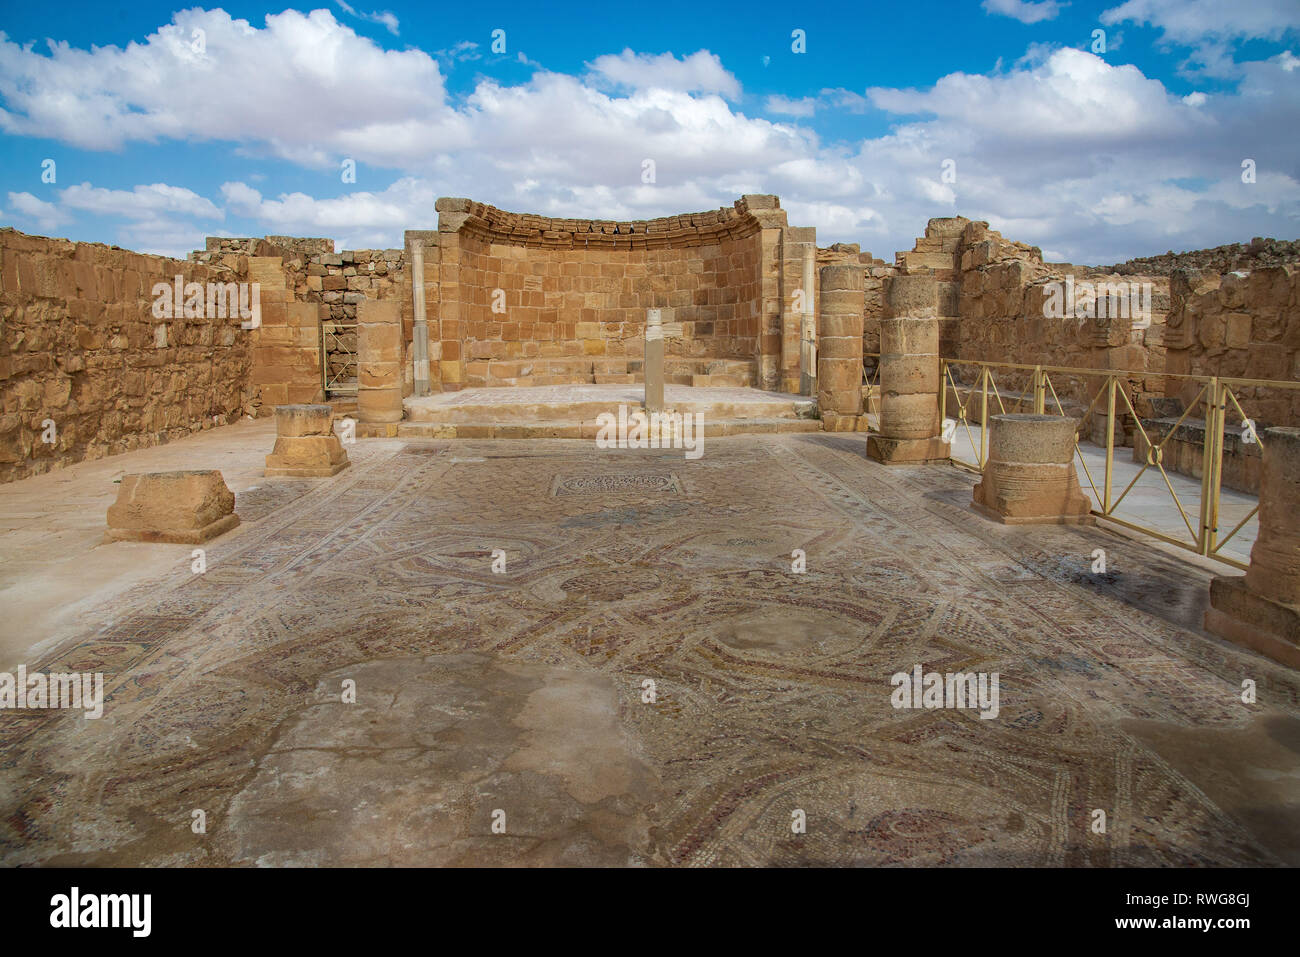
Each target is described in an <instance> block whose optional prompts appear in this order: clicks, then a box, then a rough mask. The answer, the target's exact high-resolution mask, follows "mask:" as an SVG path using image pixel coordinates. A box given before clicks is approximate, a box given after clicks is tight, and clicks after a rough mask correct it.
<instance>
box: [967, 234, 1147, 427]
mask: <svg viewBox="0 0 1300 957" xmlns="http://www.w3.org/2000/svg"><path fill="white" fill-rule="evenodd" d="M960 283H961V285H960V301H959V306H958V310H959V312H960V316H961V318H960V322H959V323H958V332H957V347H956V358H958V359H975V360H980V361H984V362H1001V363H1017V364H1024V365H1030V366H1033V365H1044V366H1064V367H1069V368H1083V369H1116V370H1119V369H1122V370H1130V371H1133V372H1136V373H1138V374H1137V375H1134V376H1130V377H1129V380H1128V381H1129V386H1128V393H1129V396H1130V398H1131V399H1132V401H1133V403H1134V408H1135V409H1136V410H1137V412H1138V414H1139V415H1150V414H1152V413H1153V400H1155V399H1157V398H1160V397H1162V396H1163V395H1164V379H1163V376H1162V373H1163V372H1164V368H1165V351H1164V349H1165V346H1164V332H1165V321H1166V315H1167V313H1168V311H1169V281H1168V279H1167V278H1166V277H1162V276H1149V275H1126V276H1119V275H1116V274H1113V273H1108V272H1106V271H1103V270H1098V269H1092V268H1089V267H1086V266H1072V265H1069V264H1066V263H1045V262H1043V258H1042V253H1041V251H1040V250H1039V249H1038V248H1037V247H1033V246H1027V245H1025V244H1023V243H1014V242H1009V241H1007V240H1006V239H1004V238H1003V237H1002V236H1001V235H1000V234H999V233H997V232H996V231H995V230H991V229H989V228H988V225H987V224H986V223H979V222H972V223H969V224H968V225H967V226H966V227H965V230H964V232H963V240H962V248H961V273H960ZM1135 283H1136V284H1137V286H1138V289H1137V292H1138V295H1137V297H1136V301H1134V300H1133V298H1132V297H1130V300H1129V302H1127V303H1126V304H1125V307H1124V308H1125V309H1128V310H1129V313H1128V315H1123V314H1119V315H1116V314H1114V313H1115V309H1114V307H1113V306H1112V304H1111V300H1110V297H1109V295H1108V293H1109V291H1110V290H1111V289H1112V287H1113V288H1114V289H1116V290H1124V292H1125V294H1126V295H1127V294H1128V293H1132V292H1134V287H1133V284H1135ZM1143 284H1149V285H1150V290H1149V291H1150V316H1149V318H1142V317H1137V318H1135V317H1134V315H1133V310H1134V309H1136V308H1140V307H1139V304H1140V303H1142V302H1145V300H1144V299H1142V297H1141V291H1142V286H1143ZM974 375H975V370H974V369H973V368H971V369H965V370H961V377H962V378H964V379H967V380H972V381H973V377H974ZM994 376H995V379H996V381H997V384H998V386H999V389H1000V390H1001V391H1003V392H1004V393H1005V392H1007V391H1011V392H1013V393H1015V394H1019V392H1020V391H1021V390H1023V389H1024V388H1025V387H1026V386H1027V385H1028V383H1029V381H1030V379H1031V377H1032V372H1030V371H1027V370H1026V371H1019V372H1017V371H1012V370H997V371H995V373H994ZM1050 379H1051V383H1052V387H1053V388H1054V389H1055V392H1056V395H1057V396H1058V397H1059V398H1060V399H1062V400H1064V401H1065V403H1066V404H1067V405H1070V404H1072V403H1073V404H1077V405H1079V406H1082V407H1086V406H1088V405H1089V404H1090V403H1091V401H1092V397H1093V396H1094V395H1095V394H1096V390H1097V389H1098V388H1099V385H1100V380H1098V379H1097V378H1095V377H1089V376H1076V375H1070V374H1066V373H1050ZM1050 401H1051V400H1050V398H1049V402H1050ZM1067 411H1068V410H1067ZM1131 426H1132V423H1128V424H1127V425H1126V428H1125V432H1126V433H1127V432H1131V431H1132V429H1131Z"/></svg>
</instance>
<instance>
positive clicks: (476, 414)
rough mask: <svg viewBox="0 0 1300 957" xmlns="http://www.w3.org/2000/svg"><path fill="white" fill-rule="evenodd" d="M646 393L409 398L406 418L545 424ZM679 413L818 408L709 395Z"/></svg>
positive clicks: (806, 413) (751, 413)
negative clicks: (437, 401)
mask: <svg viewBox="0 0 1300 957" xmlns="http://www.w3.org/2000/svg"><path fill="white" fill-rule="evenodd" d="M641 402H642V396H640V395H635V396H630V397H627V398H623V399H575V400H573V401H569V402H536V403H533V402H491V401H485V402H474V403H464V404H460V405H446V406H433V407H430V406H426V405H421V404H419V403H418V402H412V401H410V400H407V401H406V403H405V406H406V419H407V421H410V422H435V423H438V424H443V425H454V424H457V423H463V422H512V423H519V424H532V425H541V424H545V423H547V422H552V421H574V420H577V421H587V420H588V419H591V420H594V419H595V418H596V416H598V415H600V414H601V413H602V412H610V413H613V414H614V415H617V414H618V408H619V406H620V405H626V406H629V407H633V408H640V406H641ZM670 407H671V408H672V409H673V410H675V411H677V412H703V413H704V414H705V416H706V417H716V418H718V419H801V418H805V419H806V418H810V417H811V416H812V415H813V410H814V409H816V407H817V402H816V400H815V399H812V398H807V399H797V400H792V401H789V402H772V401H770V400H755V401H746V400H744V399H734V400H733V399H728V400H718V399H709V398H700V399H686V400H682V401H672V402H671V403H670Z"/></svg>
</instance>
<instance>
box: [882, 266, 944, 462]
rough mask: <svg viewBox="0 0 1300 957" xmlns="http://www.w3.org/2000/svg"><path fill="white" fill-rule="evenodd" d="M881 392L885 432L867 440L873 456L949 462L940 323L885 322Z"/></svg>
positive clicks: (925, 320)
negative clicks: (942, 411)
mask: <svg viewBox="0 0 1300 957" xmlns="http://www.w3.org/2000/svg"><path fill="white" fill-rule="evenodd" d="M930 282H931V283H933V280H930ZM880 393H881V395H880V426H879V432H878V433H876V432H873V433H872V434H871V435H870V436H868V437H867V455H868V456H870V457H871V458H873V459H875V460H876V461H877V462H882V463H884V464H886V465H923V464H926V463H929V462H946V461H947V460H948V443H947V442H945V441H943V439H942V438H941V437H940V423H939V323H938V320H936V319H935V318H933V317H914V316H903V317H894V318H890V319H881V320H880Z"/></svg>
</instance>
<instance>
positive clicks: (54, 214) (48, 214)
mask: <svg viewBox="0 0 1300 957" xmlns="http://www.w3.org/2000/svg"><path fill="white" fill-rule="evenodd" d="M9 206H10V207H11V208H12V209H13V210H14V212H16V213H17V214H18V216H19V217H22V218H24V219H27V220H30V221H32V222H34V223H36V224H37V225H38V226H39V227H40V228H41V229H44V230H51V229H58V228H59V226H61V225H63V224H64V223H66V222H67V221H68V219H69V217H68V216H67V215H65V214H64V213H63V212H61V211H60V210H59V208H58V207H57V206H55V205H54V204H53V203H49V202H46V201H45V200H43V199H38V198H37V197H35V196H33V195H32V194H31V193H10V194H9Z"/></svg>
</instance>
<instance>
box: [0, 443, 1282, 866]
mask: <svg viewBox="0 0 1300 957" xmlns="http://www.w3.org/2000/svg"><path fill="white" fill-rule="evenodd" d="M225 431H226V430H216V432H214V433H210V434H205V436H204V440H205V441H206V442H209V443H217V444H219V443H220V442H222V441H244V442H248V441H250V439H249V438H248V437H249V436H251V435H255V436H256V441H257V442H259V443H260V442H262V441H263V438H262V436H261V433H260V432H257V433H251V432H242V433H235V432H233V431H231V432H230V433H229V436H230V437H228V436H223V435H222V434H221V433H223V432H225ZM240 436H242V438H240ZM863 445H864V440H863V439H862V438H861V437H858V436H835V435H823V434H809V435H788V436H751V437H736V438H727V439H712V440H710V441H709V442H708V444H707V445H706V448H705V454H704V456H703V457H702V458H701V459H698V460H686V459H685V458H684V456H683V455H682V453H681V452H680V451H677V452H669V451H646V452H635V451H623V452H619V451H612V450H611V451H599V450H596V449H595V448H594V447H593V446H592V445H591V444H590V443H586V442H564V441H533V442H471V441H459V442H454V443H448V442H435V441H418V440H411V441H401V440H386V441H375V442H362V443H359V444H358V445H356V446H354V447H353V448H354V451H352V456H353V460H354V463H355V465H354V467H353V468H351V469H349V470H347V471H345V472H343V473H341V474H340V475H338V476H336V477H334V478H331V479H325V480H319V481H304V480H292V479H283V480H262V479H259V480H257V487H256V488H248V487H247V486H248V485H249V481H250V480H249V479H248V477H247V476H245V479H246V480H245V481H243V482H241V483H239V484H236V483H234V482H232V487H235V488H236V491H237V492H238V493H239V495H238V500H237V509H238V511H239V512H240V514H241V517H242V519H243V524H241V526H240V527H239V529H237V530H236V531H235V532H232V533H230V534H229V535H226V536H223V537H222V538H219V539H217V540H215V541H213V542H211V543H209V545H208V547H207V571H206V573H204V574H193V573H191V572H190V569H189V565H188V562H187V561H183V560H182V559H183V558H185V556H187V555H188V549H186V550H185V555H182V554H181V552H179V551H176V546H148V545H126V544H114V545H99V546H97V547H95V548H94V549H93V550H91V552H90V553H89V555H90V556H92V557H90V558H87V559H86V560H87V561H89V562H92V563H94V562H97V563H100V564H105V563H107V564H111V563H113V562H114V561H119V562H120V561H127V560H130V561H139V562H142V563H143V564H142V565H141V566H140V567H141V568H142V569H143V570H142V571H140V573H139V574H138V575H137V576H136V580H135V581H134V583H130V584H129V587H128V584H121V585H120V587H117V588H116V589H115V590H111V593H108V594H107V595H104V594H99V593H97V595H98V597H97V600H96V601H95V602H94V603H93V605H91V606H90V607H86V608H82V609H80V610H79V613H78V615H77V616H76V618H75V621H73V622H72V623H68V622H67V621H63V622H62V623H61V626H60V627H62V628H64V629H65V630H66V632H67V633H66V634H62V633H61V636H60V638H59V641H58V642H57V646H56V647H45V646H42V645H41V644H40V643H39V642H38V641H37V639H38V638H39V637H40V636H34V635H33V636H27V639H28V640H29V641H30V642H31V645H32V647H33V648H35V649H37V652H38V653H37V654H35V656H34V657H33V658H32V659H30V660H28V661H27V662H26V664H27V665H28V667H29V669H39V670H42V671H100V672H103V673H104V675H105V681H106V690H107V691H108V698H107V702H106V706H105V715H104V717H103V718H102V719H100V720H98V721H94V720H84V719H83V718H82V717H80V715H79V714H78V713H73V712H35V711H27V712H19V711H6V712H0V806H2V807H3V813H2V814H0V860H2V861H3V863H5V864H8V865H25V864H46V865H53V864H72V865H155V864H165V865H207V866H211V865H270V866H275V865H289V864H309V865H310V864H317V865H387V864H412V865H421V864H448V865H472V864H493V865H546V864H557V865H567V864H576V865H649V866H656V865H885V864H890V865H958V866H960V865H996V864H1005V865H1031V866H1032V865H1082V866H1116V865H1119V866H1123V865H1172V866H1181V865H1246V864H1265V865H1277V864H1296V863H1300V838H1298V837H1297V835H1300V717H1298V687H1300V679H1298V676H1297V675H1296V673H1295V672H1293V671H1289V670H1288V669H1285V668H1283V667H1281V666H1278V665H1274V664H1272V663H1271V662H1268V661H1267V660H1265V659H1263V658H1260V657H1258V656H1256V655H1253V654H1251V653H1249V652H1246V651H1244V650H1241V649H1238V648H1236V647H1234V646H1232V645H1229V644H1226V643H1224V642H1222V641H1219V640H1218V639H1215V638H1212V637H1210V636H1208V635H1206V634H1204V633H1203V632H1202V631H1201V630H1200V629H1199V627H1198V624H1197V623H1198V622H1199V620H1200V615H1201V613H1202V611H1203V609H1204V607H1205V602H1206V593H1207V583H1208V580H1209V577H1210V575H1209V573H1207V572H1206V571H1204V570H1202V569H1200V568H1198V567H1196V566H1195V565H1193V564H1189V563H1187V562H1184V561H1182V560H1181V559H1179V558H1178V557H1175V556H1170V555H1167V554H1165V553H1163V552H1160V551H1157V550H1155V549H1152V548H1151V547H1149V546H1147V545H1145V544H1143V543H1140V542H1136V541H1133V540H1131V539H1128V538H1121V537H1118V536H1116V535H1113V534H1111V533H1109V532H1107V531H1106V530H1104V529H1096V528H1064V527H1029V528H1024V527H1021V528H1009V527H1005V526H1000V525H995V524H992V523H990V522H988V521H986V520H984V519H982V518H980V517H978V516H977V515H975V514H974V513H973V512H972V511H971V510H970V509H969V507H968V504H969V502H970V497H971V486H972V485H973V483H974V478H973V477H972V476H969V475H967V474H965V473H963V472H961V471H958V470H956V469H953V468H949V467H932V468H903V469H892V470H891V469H887V468H885V467H882V466H879V465H876V464H875V463H872V462H869V461H868V460H866V459H865V457H864V455H863ZM151 451H153V450H151ZM264 452H265V449H262V450H261V453H262V454H264ZM145 454H146V453H129V454H128V455H127V456H120V457H118V459H117V460H110V461H115V462H116V464H115V466H114V467H115V468H124V467H125V468H126V469H127V470H134V469H131V468H129V465H130V461H129V460H130V457H131V456H135V455H141V456H143V455H145ZM241 461H242V460H241ZM207 465H208V462H207V461H206V460H205V461H204V463H203V464H195V465H193V466H192V467H207ZM173 467H174V466H173ZM57 475H58V473H54V475H53V476H42V477H39V478H38V479H34V480H30V481H31V482H41V481H45V480H47V479H49V480H53V479H54V477H55V476H57ZM19 484H24V483H19ZM30 488H36V486H30ZM53 488H54V486H53V485H51V489H53ZM99 518H100V519H102V512H101V513H99ZM29 537H30V536H29ZM3 544H4V539H3V538H0V545H3ZM1098 547H1103V548H1105V549H1106V551H1107V567H1108V570H1107V572H1106V573H1105V574H1103V575H1093V574H1092V573H1091V570H1090V566H1091V563H1092V557H1091V555H1092V551H1093V549H1095V548H1098ZM157 549H172V550H171V551H167V552H159V551H156V550H157ZM795 549H802V550H804V552H805V553H806V556H807V571H806V572H805V573H803V574H794V573H792V571H791V553H792V552H793V551H794V550H795ZM114 550H121V551H114ZM496 550H502V551H504V553H505V569H504V571H501V572H494V570H493V552H494V551H496ZM158 556H171V558H170V559H169V560H167V561H162V560H161V559H159V558H158ZM70 573H71V572H70V571H69V569H67V568H62V569H61V571H60V574H70ZM65 591H66V588H65ZM8 627H11V628H12V627H14V626H13V625H12V624H11V625H10V626H8ZM46 644H47V645H48V642H47V643H46ZM916 665H921V666H923V667H924V669H925V670H927V671H940V672H954V671H966V672H998V673H999V675H1000V693H1001V695H1000V710H999V714H998V716H997V718H995V719H993V720H982V719H981V718H980V717H979V715H978V714H977V713H976V712H974V711H970V710H966V711H961V710H896V709H895V708H893V707H892V706H891V702H890V698H891V691H892V690H893V689H892V687H891V684H890V677H891V675H893V674H894V673H896V672H900V671H909V672H910V671H911V670H912V669H913V667H914V666H916ZM1245 679H1250V680H1253V681H1254V682H1256V685H1257V687H1258V696H1259V699H1258V702H1257V703H1255V704H1251V705H1247V704H1243V703H1242V701H1241V683H1242V681H1243V680H1245ZM646 682H652V683H653V685H652V686H653V691H654V694H653V698H654V700H653V701H652V702H649V701H646V700H644V699H645V698H646V697H648V694H647V685H646ZM352 688H354V689H355V703H347V702H345V700H344V694H345V692H346V691H348V690H349V689H352ZM1098 809H1100V810H1104V811H1105V812H1106V830H1105V833H1103V834H1098V833H1094V831H1093V829H1092V823H1093V820H1094V811H1095V810H1098ZM196 810H201V811H203V812H204V817H205V820H206V832H205V833H202V834H196V833H194V830H193V828H192V826H191V825H192V821H193V812H194V811H196ZM796 810H800V811H802V812H803V813H804V815H805V816H806V821H807V826H806V828H807V829H806V833H803V834H796V833H794V832H793V831H792V828H791V821H792V813H793V812H794V811H796Z"/></svg>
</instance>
